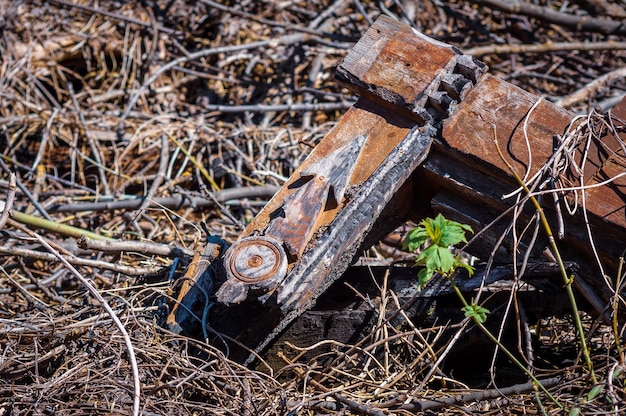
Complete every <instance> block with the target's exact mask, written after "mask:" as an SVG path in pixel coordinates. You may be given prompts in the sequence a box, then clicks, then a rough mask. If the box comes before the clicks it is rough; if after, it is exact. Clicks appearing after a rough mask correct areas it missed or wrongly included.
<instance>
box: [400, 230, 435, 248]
mask: <svg viewBox="0 0 626 416" xmlns="http://www.w3.org/2000/svg"><path fill="white" fill-rule="evenodd" d="M428 239H429V236H428V232H427V231H426V229H425V228H423V227H417V228H414V229H412V230H411V231H409V233H408V234H407V236H406V237H405V238H404V241H403V242H402V247H403V248H404V249H405V250H407V249H408V250H409V251H415V250H417V249H419V248H420V247H421V246H423V245H424V243H426V241H428Z"/></svg>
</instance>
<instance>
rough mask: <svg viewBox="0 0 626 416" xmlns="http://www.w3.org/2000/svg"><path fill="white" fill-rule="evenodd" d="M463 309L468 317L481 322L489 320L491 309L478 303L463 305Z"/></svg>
mask: <svg viewBox="0 0 626 416" xmlns="http://www.w3.org/2000/svg"><path fill="white" fill-rule="evenodd" d="M461 310H462V311H463V313H464V314H465V316H466V317H468V318H473V319H475V320H476V321H477V322H479V323H481V324H484V323H485V322H486V321H487V315H489V309H487V308H483V307H482V306H480V305H476V304H471V305H467V306H463V307H462V308H461Z"/></svg>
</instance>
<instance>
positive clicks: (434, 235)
mask: <svg viewBox="0 0 626 416" xmlns="http://www.w3.org/2000/svg"><path fill="white" fill-rule="evenodd" d="M467 232H473V230H472V228H471V227H470V226H469V225H467V224H461V223H458V222H456V221H452V220H448V219H446V218H445V217H444V216H443V215H441V214H438V215H437V216H436V217H435V218H434V219H433V218H426V219H424V220H422V221H421V222H420V223H419V224H418V226H417V227H416V228H414V229H412V230H411V231H409V233H408V234H407V236H406V238H405V239H404V241H403V243H402V246H403V247H404V249H405V250H409V251H416V250H421V251H420V254H419V255H418V257H417V260H416V261H415V263H416V265H418V266H422V269H421V270H420V271H419V272H418V284H419V288H420V289H421V288H423V287H424V286H425V285H426V284H427V283H428V281H429V280H430V279H431V278H432V276H433V274H435V273H438V274H440V275H442V276H444V277H446V278H447V279H448V281H449V282H450V284H451V285H452V289H453V290H454V292H455V293H456V295H457V296H458V297H459V299H460V300H461V302H462V303H463V307H462V308H461V310H462V311H463V313H464V314H465V316H466V317H467V318H471V319H472V320H473V321H474V323H475V324H476V326H478V328H479V329H480V330H481V331H482V332H483V333H484V334H485V335H486V336H487V337H488V338H489V339H490V340H491V341H492V342H493V343H494V344H496V345H497V346H498V348H500V350H501V351H502V352H503V353H504V354H505V355H506V356H507V357H508V358H509V359H510V360H511V361H512V362H513V363H514V364H515V365H516V366H517V367H518V368H519V369H520V370H522V371H523V372H524V373H525V374H526V375H527V376H528V377H529V378H530V379H531V380H532V381H533V383H534V385H535V386H536V387H537V388H538V389H541V390H542V391H543V392H544V393H545V394H546V395H547V396H548V398H549V399H550V400H551V401H552V402H554V403H555V404H556V405H557V406H559V407H560V408H563V405H561V404H560V403H559V402H558V401H557V400H556V399H555V398H554V396H552V394H550V392H549V391H548V390H547V389H546V388H545V387H544V386H543V385H542V384H541V383H540V382H539V380H538V379H537V378H536V377H535V376H534V375H533V374H532V373H531V372H530V371H529V370H528V369H527V368H526V367H524V365H523V364H522V363H521V362H520V361H519V360H518V359H517V358H516V357H515V356H514V355H513V353H512V352H511V351H509V350H508V349H507V348H506V347H505V346H504V344H502V343H501V342H500V341H499V340H498V339H497V338H496V337H495V336H494V335H493V334H492V333H491V331H489V329H487V327H485V326H484V325H483V324H484V323H485V322H486V321H487V315H488V314H489V310H488V309H487V308H485V307H483V306H480V305H478V304H476V303H475V301H472V302H471V303H469V302H467V300H466V299H465V296H463V293H461V290H460V289H459V288H458V286H457V285H456V284H455V283H454V279H453V275H454V272H455V271H456V270H457V269H459V268H463V269H465V270H467V272H468V273H469V275H470V276H471V275H472V274H473V273H474V267H472V266H471V265H469V264H467V263H466V262H465V261H464V260H463V258H462V257H461V255H460V254H458V253H457V254H453V252H452V248H453V247H454V246H456V245H457V244H459V243H467V239H466V238H465V233H467Z"/></svg>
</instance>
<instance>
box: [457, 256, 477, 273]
mask: <svg viewBox="0 0 626 416" xmlns="http://www.w3.org/2000/svg"><path fill="white" fill-rule="evenodd" d="M457 267H462V268H464V269H465V270H467V274H468V275H470V276H472V275H473V274H474V267H473V266H470V265H469V264H467V263H465V262H464V261H463V259H462V258H461V256H460V255H457V256H456V257H455V260H454V268H455V269H456V268H457Z"/></svg>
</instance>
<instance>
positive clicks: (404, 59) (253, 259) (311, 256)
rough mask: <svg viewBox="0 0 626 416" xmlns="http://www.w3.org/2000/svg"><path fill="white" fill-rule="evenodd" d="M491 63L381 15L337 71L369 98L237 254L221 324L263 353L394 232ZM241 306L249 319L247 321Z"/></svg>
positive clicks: (231, 255)
mask: <svg viewBox="0 0 626 416" xmlns="http://www.w3.org/2000/svg"><path fill="white" fill-rule="evenodd" d="M416 59H417V61H416ZM484 69H485V67H484V65H482V64H480V63H479V62H477V61H474V60H472V58H470V57H467V56H464V55H462V54H461V53H460V52H459V51H458V50H456V49H454V48H452V47H450V46H449V45H445V44H443V43H440V42H436V41H434V40H432V39H429V38H427V37H426V36H424V35H422V34H420V33H419V32H416V31H415V30H413V29H410V28H408V27H407V26H405V25H402V24H400V23H398V22H396V21H394V20H392V19H389V18H386V17H383V18H380V19H379V20H378V21H377V22H376V23H375V24H374V25H373V26H372V28H370V30H368V32H367V33H366V34H365V35H364V37H363V39H361V41H360V42H359V43H358V44H357V45H356V46H355V49H354V50H353V51H351V52H350V53H349V54H348V56H347V57H346V58H345V60H344V62H343V63H342V64H341V67H340V68H339V69H338V72H337V77H338V79H340V80H341V82H343V83H344V84H345V85H346V86H348V87H349V88H352V89H354V90H355V91H358V92H359V94H360V95H361V98H360V99H359V101H358V102H357V103H356V104H355V105H354V106H353V107H352V108H351V109H349V110H348V112H347V113H346V114H345V115H344V116H343V117H342V118H341V120H340V122H339V123H338V124H337V125H336V126H335V128H333V129H332V130H331V131H330V132H329V133H328V135H327V136H326V137H325V138H324V139H323V140H322V141H321V142H320V143H319V144H318V145H317V147H316V148H315V149H314V151H313V152H312V153H311V154H310V155H309V157H308V158H307V159H306V160H305V161H304V162H303V163H302V164H301V166H299V167H298V168H297V169H296V171H295V173H294V174H293V175H292V176H291V178H290V179H289V181H288V182H287V183H286V184H285V186H283V187H282V188H281V189H280V190H279V191H278V193H277V194H276V195H275V196H274V197H273V198H272V200H270V201H269V202H268V204H267V205H266V207H265V208H263V210H262V211H261V212H259V214H258V215H257V216H256V217H255V218H254V219H253V220H252V222H251V223H250V224H249V225H248V226H247V227H246V229H245V230H244V232H243V233H242V234H241V236H240V238H239V239H238V241H237V242H235V243H234V244H233V246H232V247H230V248H229V249H228V251H227V252H226V255H225V257H224V270H225V275H226V281H225V282H224V283H223V284H222V285H221V286H220V287H219V289H218V291H217V293H216V297H217V301H218V302H219V303H221V304H223V305H225V306H224V307H223V308H218V309H219V312H216V313H215V319H212V322H211V325H212V326H213V327H214V329H216V330H217V331H220V332H223V333H225V334H226V335H228V336H230V337H232V338H236V340H237V342H238V343H240V344H242V345H244V346H246V347H248V348H250V349H253V350H256V351H261V350H263V349H264V348H266V347H267V346H268V345H269V344H270V343H271V342H272V341H273V340H274V339H275V338H276V336H277V335H278V334H279V333H280V332H281V331H282V330H283V329H284V328H285V327H286V326H287V325H288V324H289V323H290V322H292V321H293V319H295V318H296V317H298V316H299V315H300V314H302V312H303V311H305V310H307V309H308V308H310V307H311V306H312V305H313V304H314V303H315V301H316V299H317V298H318V297H319V296H320V294H322V293H323V292H324V291H325V290H326V289H327V288H328V287H329V286H330V285H331V284H332V283H333V282H334V281H335V280H337V279H338V278H339V277H341V275H342V274H343V273H344V272H345V270H346V269H347V268H348V267H349V266H350V264H351V263H352V262H353V259H354V258H355V257H356V256H357V255H358V253H359V250H360V249H364V248H367V247H368V246H369V245H371V244H372V243H373V242H375V241H374V240H376V239H377V238H380V237H382V235H384V234H385V233H387V232H390V231H392V230H393V228H394V227H395V226H397V225H398V222H397V221H393V220H390V219H391V218H405V217H406V211H407V208H408V203H400V202H398V197H399V196H400V195H406V191H403V190H402V189H403V187H404V189H409V187H410V185H411V184H407V185H405V183H406V182H407V180H408V179H409V177H410V176H411V174H412V172H413V171H414V170H415V168H416V167H417V166H419V165H420V164H421V163H422V162H423V161H424V159H425V158H426V156H427V155H428V152H429V149H430V145H431V143H432V141H433V139H434V138H435V137H436V136H438V135H439V134H440V129H441V126H442V125H441V120H443V119H444V118H445V117H447V116H448V114H449V112H450V111H451V110H452V109H453V108H454V106H455V105H456V104H458V102H459V100H462V98H463V97H464V96H465V94H467V92H468V91H469V88H470V87H471V85H473V83H474V82H475V81H477V80H478V79H480V77H481V76H482V72H483V70H484ZM246 311H247V312H246ZM240 313H246V314H247V316H246V318H245V319H246V321H245V322H246V323H247V325H248V327H247V328H242V327H241V325H239V322H237V321H238V320H241V318H242V317H241V315H240ZM244 350H245V349H244ZM244 350H241V349H240V350H239V351H240V354H239V355H236V354H237V352H235V351H237V347H236V346H233V348H231V352H233V354H235V356H236V357H237V358H238V359H242V358H245V357H242V354H243V355H246V356H247V354H248V353H247V352H245V351H244ZM252 358H253V357H252V356H249V357H248V358H247V361H248V362H249V361H250V359H252Z"/></svg>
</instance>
